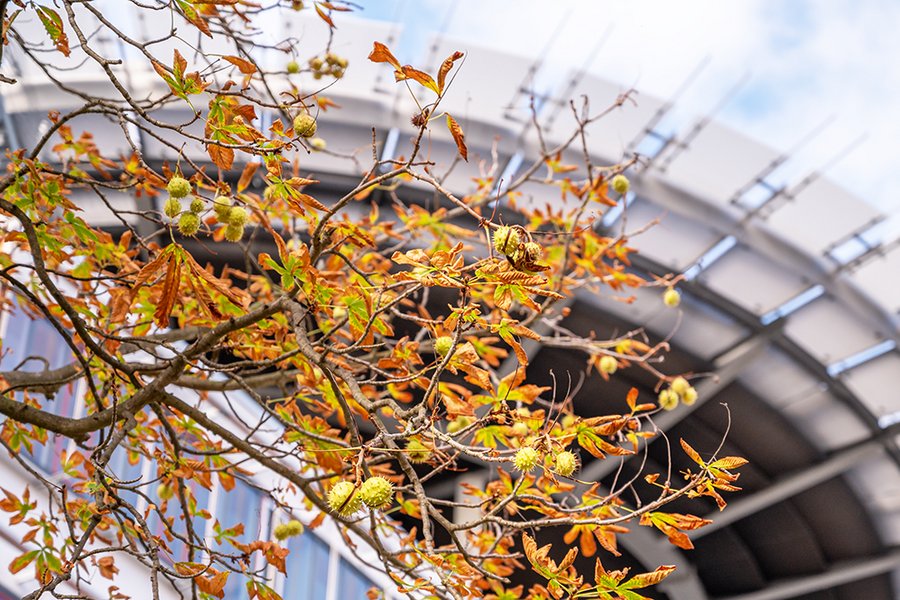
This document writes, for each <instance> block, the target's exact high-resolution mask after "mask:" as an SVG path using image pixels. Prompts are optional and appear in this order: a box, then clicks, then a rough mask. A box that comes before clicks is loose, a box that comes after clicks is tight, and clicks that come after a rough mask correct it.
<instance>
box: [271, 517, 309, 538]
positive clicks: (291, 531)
mask: <svg viewBox="0 0 900 600" xmlns="http://www.w3.org/2000/svg"><path fill="white" fill-rule="evenodd" d="M301 533H303V523H301V522H300V521H298V520H297V519H292V520H290V521H288V522H287V523H279V524H278V525H276V526H275V529H273V530H272V535H274V536H275V539H276V540H278V541H279V542H280V541H283V540H286V539H288V538H290V537H294V536H295V535H300V534H301Z"/></svg>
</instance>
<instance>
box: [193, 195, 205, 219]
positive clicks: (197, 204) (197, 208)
mask: <svg viewBox="0 0 900 600" xmlns="http://www.w3.org/2000/svg"><path fill="white" fill-rule="evenodd" d="M203 206H204V205H203V198H200V197H198V196H194V197H193V198H191V212H192V213H194V214H195V215H199V214H200V213H201V212H203Z"/></svg>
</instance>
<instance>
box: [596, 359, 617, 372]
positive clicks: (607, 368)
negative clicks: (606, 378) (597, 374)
mask: <svg viewBox="0 0 900 600" xmlns="http://www.w3.org/2000/svg"><path fill="white" fill-rule="evenodd" d="M618 368H619V361H617V360H616V359H615V358H614V357H612V356H604V357H603V358H601V359H600V370H601V371H603V372H604V373H606V374H607V375H612V374H613V373H615V372H616V369H618Z"/></svg>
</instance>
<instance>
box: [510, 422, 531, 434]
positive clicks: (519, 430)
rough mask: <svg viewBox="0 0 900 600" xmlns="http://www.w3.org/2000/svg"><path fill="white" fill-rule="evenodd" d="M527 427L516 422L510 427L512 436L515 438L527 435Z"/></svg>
mask: <svg viewBox="0 0 900 600" xmlns="http://www.w3.org/2000/svg"><path fill="white" fill-rule="evenodd" d="M528 433H529V430H528V425H527V424H526V423H523V422H522V421H516V422H515V423H513V425H512V434H513V435H514V436H516V437H525V436H526V435H528Z"/></svg>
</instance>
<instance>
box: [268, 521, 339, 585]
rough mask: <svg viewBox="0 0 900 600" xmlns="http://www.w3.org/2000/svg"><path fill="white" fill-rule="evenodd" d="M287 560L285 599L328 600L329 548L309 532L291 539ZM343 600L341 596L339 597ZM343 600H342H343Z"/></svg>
mask: <svg viewBox="0 0 900 600" xmlns="http://www.w3.org/2000/svg"><path fill="white" fill-rule="evenodd" d="M288 549H289V550H290V551H291V553H290V554H288V555H287V560H286V561H285V571H287V578H286V579H285V581H284V593H283V594H282V597H283V598H284V600H325V595H326V592H327V585H328V554H329V548H328V545H327V544H326V543H325V542H323V541H322V540H320V539H319V538H318V537H317V536H316V535H314V534H312V533H307V534H305V535H301V536H299V537H294V538H291V540H290V542H288ZM337 597H338V598H342V597H341V596H337ZM342 600H343V599H342Z"/></svg>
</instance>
